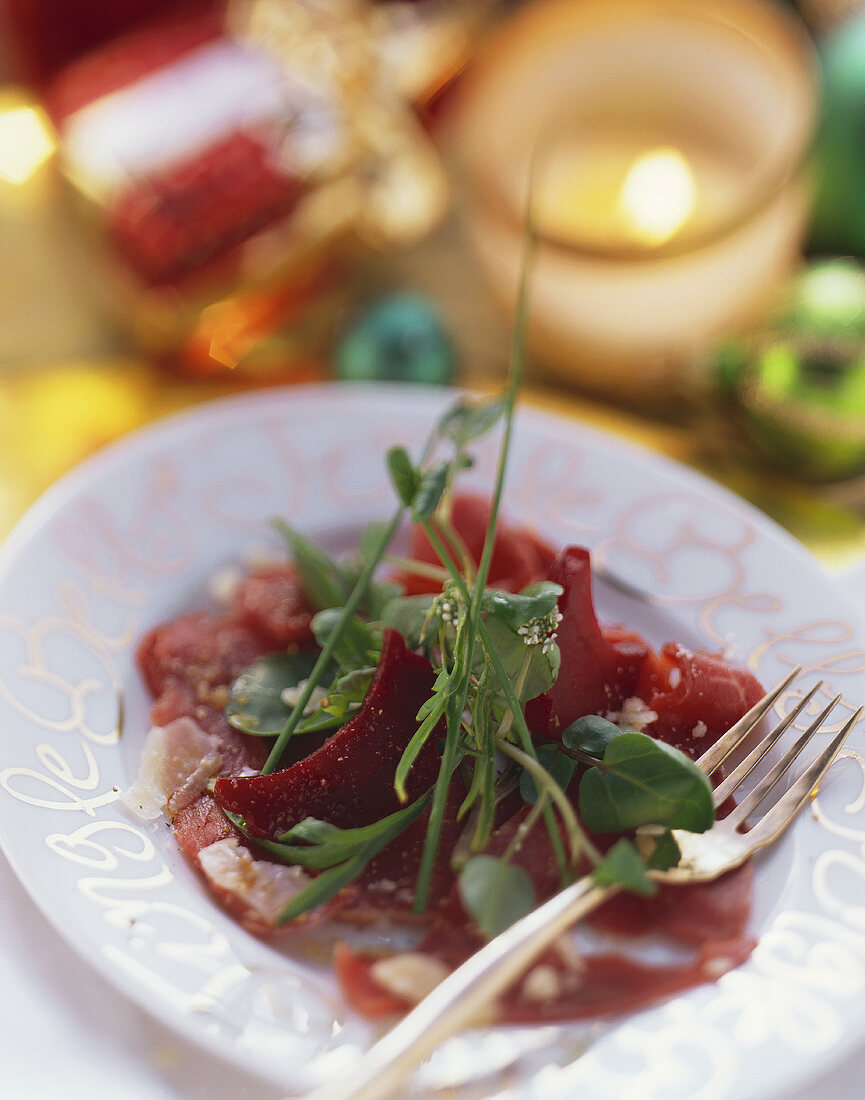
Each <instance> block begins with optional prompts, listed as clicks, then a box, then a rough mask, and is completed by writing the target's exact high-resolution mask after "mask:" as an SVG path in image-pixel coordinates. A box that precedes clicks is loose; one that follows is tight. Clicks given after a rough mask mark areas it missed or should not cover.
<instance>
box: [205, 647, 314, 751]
mask: <svg viewBox="0 0 865 1100" xmlns="http://www.w3.org/2000/svg"><path fill="white" fill-rule="evenodd" d="M316 657H317V654H315V653H274V654H271V655H270V656H267V657H259V658H258V660H256V661H254V662H253V663H252V664H251V665H250V666H249V668H248V669H246V670H245V671H244V672H242V673H241V674H240V675H239V676H238V677H237V678H236V679H235V680H234V683H233V684H232V685H231V697H230V699H229V702H228V705H227V707H226V708H225V714H226V717H227V718H228V721H229V722H230V723H231V725H232V726H234V728H235V729H238V730H242V731H243V733H249V734H252V735H253V736H254V737H276V736H277V734H279V733H280V732H281V730H282V728H283V726H284V725H285V723H286V721H287V720H288V716H289V714H291V710H292V705H291V704H290V703H286V702H285V701H284V700H283V697H282V693H283V692H284V691H286V690H289V689H291V688H294V687H297V685H298V684H299V683H300V682H301V681H302V680H305V679H306V678H307V677H308V676H309V674H310V672H311V671H312V667H313V665H314V664H315V661H316Z"/></svg>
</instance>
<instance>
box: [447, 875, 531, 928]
mask: <svg viewBox="0 0 865 1100" xmlns="http://www.w3.org/2000/svg"><path fill="white" fill-rule="evenodd" d="M459 891H460V897H461V898H462V901H463V905H465V907H466V909H467V910H468V911H469V913H471V915H472V917H473V918H474V920H475V923H476V924H477V925H478V927H479V928H480V929H481V931H482V932H484V933H485V934H486V935H487V936H489V937H490V939H492V938H493V936H497V935H498V934H499V933H500V932H504V931H505V929H507V928H510V926H511V925H512V924H513V923H514V922H515V921H518V920H519V919H520V918H521V917H524V916H525V915H526V914H527V913H530V912H531V911H532V909H534V907H535V888H534V886H533V885H532V880H531V879H530V878H529V876H528V875H527V874H526V872H525V871H524V870H523V869H522V867H518V866H516V865H515V864H513V863H505V862H504V860H501V859H496V858H494V857H493V856H483V855H480V856H472V857H471V859H469V860H468V861H467V863H466V865H465V867H463V869H462V872H461V873H460V877H459Z"/></svg>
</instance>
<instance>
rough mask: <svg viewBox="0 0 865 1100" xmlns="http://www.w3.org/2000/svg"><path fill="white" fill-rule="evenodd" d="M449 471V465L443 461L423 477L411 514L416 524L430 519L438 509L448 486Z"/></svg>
mask: <svg viewBox="0 0 865 1100" xmlns="http://www.w3.org/2000/svg"><path fill="white" fill-rule="evenodd" d="M449 471H450V465H449V463H447V462H445V461H441V462H437V463H436V464H435V466H433V467H432V468H431V469H430V470H428V471H427V472H426V473H425V474H423V476H422V477H421V481H420V485H419V486H418V489H417V493H416V494H415V498H414V504H413V506H412V513H411V518H412V519H413V520H414V522H415V523H422V522H423V521H424V520H425V519H429V518H430V516H431V515H432V514H433V512H435V510H436V508H438V504H439V501H440V500H441V498H442V493H443V492H444V491H445V486H446V485H447V481H448V473H449Z"/></svg>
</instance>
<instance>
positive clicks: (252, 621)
mask: <svg viewBox="0 0 865 1100" xmlns="http://www.w3.org/2000/svg"><path fill="white" fill-rule="evenodd" d="M232 610H233V612H234V614H235V615H236V616H237V618H238V619H239V620H240V621H241V622H243V623H245V624H246V625H247V626H249V627H251V628H252V629H253V630H255V631H256V632H257V633H258V634H260V635H261V636H262V637H263V638H265V639H266V640H267V642H268V643H270V644H271V645H272V647H273V648H274V649H287V648H289V647H300V648H308V647H310V646H313V645H315V638H314V637H313V633H312V628H311V627H310V623H311V621H312V616H313V615H314V611H313V609H312V608H311V607H310V606H309V603H308V602H307V599H306V596H305V595H304V592H303V588H302V587H301V584H300V580H299V578H298V575H297V570H296V569H294V567H293V566H291V565H272V566H267V567H265V568H262V569H256V570H254V571H253V572H252V573H250V574H249V575H248V576H247V577H244V578H243V580H242V581H241V582H240V584H239V585H238V587H237V591H236V592H235V594H234V598H233V600H232Z"/></svg>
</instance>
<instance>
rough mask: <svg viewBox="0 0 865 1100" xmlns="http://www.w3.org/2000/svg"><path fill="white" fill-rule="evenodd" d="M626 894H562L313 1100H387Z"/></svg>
mask: <svg viewBox="0 0 865 1100" xmlns="http://www.w3.org/2000/svg"><path fill="white" fill-rule="evenodd" d="M615 893H618V887H615V886H607V887H603V886H598V885H597V884H596V883H595V882H594V880H593V879H592V878H591V877H590V876H586V877H585V878H581V879H580V880H579V881H577V882H575V883H573V884H572V885H570V886H567V887H565V889H564V890H562V891H560V892H559V893H558V894H555V895H554V896H553V897H552V898H550V899H549V901H547V902H545V903H544V904H543V905H541V906H539V907H538V908H537V909H535V910H533V911H532V912H531V913H529V914H528V915H527V916H525V917H523V918H522V920H520V921H518V922H517V923H516V924H513V925H511V927H510V928H508V929H507V930H506V931H505V932H502V933H501V935H499V936H496V938H495V939H493V940H491V941H490V942H489V943H488V944H486V946H484V947H482V948H481V950H480V951H478V952H476V953H475V954H474V955H472V956H471V958H470V959H468V960H467V961H466V962H464V963H463V965H462V966H460V967H459V968H458V969H456V970H455V971H454V972H453V973H452V974H450V975H449V976H448V977H447V978H446V979H445V980H444V981H443V982H441V984H440V985H438V986H436V988H435V989H434V990H433V991H432V993H430V994H429V995H428V996H427V997H425V998H424V1000H422V1001H421V1002H420V1003H419V1004H418V1005H417V1006H416V1007H415V1008H414V1009H412V1011H411V1012H410V1013H409V1014H408V1015H407V1016H405V1017H404V1018H403V1019H402V1020H401V1021H400V1022H399V1023H398V1024H397V1025H396V1026H395V1027H394V1028H393V1029H392V1030H391V1031H389V1032H388V1033H387V1035H385V1036H384V1037H383V1038H382V1039H380V1040H379V1041H378V1042H377V1043H376V1044H375V1045H374V1046H373V1047H371V1048H370V1050H369V1051H368V1052H367V1053H366V1054H365V1055H363V1057H362V1058H361V1059H360V1060H359V1061H358V1062H355V1063H353V1064H352V1065H351V1066H349V1067H348V1069H347V1071H346V1072H344V1073H341V1074H340V1075H339V1077H338V1078H337V1079H335V1080H331V1081H329V1082H328V1084H327V1085H325V1086H323V1087H322V1088H319V1089H316V1090H315V1092H313V1093H310V1094H309V1095H308V1096H307V1097H306V1100H384V1098H385V1097H388V1096H391V1095H393V1094H394V1093H395V1092H396V1090H397V1089H398V1087H399V1085H400V1083H401V1082H402V1081H403V1079H404V1078H405V1077H406V1076H407V1075H408V1074H409V1073H410V1072H411V1070H413V1069H414V1068H415V1067H416V1066H418V1065H419V1064H420V1063H421V1062H422V1061H423V1060H424V1059H425V1058H428V1057H429V1056H430V1055H431V1054H432V1052H433V1051H434V1050H435V1048H436V1047H437V1046H438V1045H439V1044H440V1043H442V1042H444V1040H445V1039H447V1038H448V1037H449V1036H451V1035H453V1034H454V1032H456V1031H459V1030H461V1029H462V1028H464V1027H468V1026H470V1025H471V1024H472V1023H476V1022H477V1021H478V1017H479V1016H481V1015H482V1014H483V1011H484V1009H485V1008H486V1007H487V1005H488V1004H489V1003H490V1001H492V1000H493V999H494V998H495V997H496V996H498V994H500V993H501V992H502V991H503V990H505V989H506V988H507V987H508V986H509V985H511V983H512V982H514V981H516V979H517V978H519V977H520V975H521V974H522V973H524V971H525V970H527V969H528V967H529V966H530V965H531V964H532V962H534V960H535V959H536V958H537V957H538V955H540V954H541V953H542V952H543V951H544V950H545V949H546V948H547V947H549V946H550V944H551V943H553V942H554V941H555V940H556V939H558V937H559V936H560V935H562V933H563V932H565V931H566V930H567V929H568V928H569V927H571V925H573V924H576V922H577V921H579V920H581V919H582V918H583V917H584V916H586V914H587V913H590V912H591V911H592V910H593V909H595V908H597V906H598V905H600V904H601V902H603V901H605V900H606V899H607V898H608V897H611V896H612V895H613V894H615Z"/></svg>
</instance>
